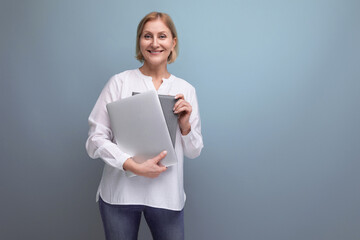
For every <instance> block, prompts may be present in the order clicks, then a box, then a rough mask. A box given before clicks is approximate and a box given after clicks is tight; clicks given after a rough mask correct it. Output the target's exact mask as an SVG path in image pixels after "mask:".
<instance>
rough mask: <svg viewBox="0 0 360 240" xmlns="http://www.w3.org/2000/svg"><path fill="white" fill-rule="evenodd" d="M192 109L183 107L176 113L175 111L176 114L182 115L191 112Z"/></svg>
mask: <svg viewBox="0 0 360 240" xmlns="http://www.w3.org/2000/svg"><path fill="white" fill-rule="evenodd" d="M190 111H191V108H190V107H189V106H183V107H180V108H178V109H177V110H176V111H174V113H182V112H187V113H188V112H190Z"/></svg>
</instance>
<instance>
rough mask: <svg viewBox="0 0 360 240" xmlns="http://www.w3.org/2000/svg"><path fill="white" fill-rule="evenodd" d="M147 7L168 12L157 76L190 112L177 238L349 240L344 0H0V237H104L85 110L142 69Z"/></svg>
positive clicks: (359, 68) (357, 19)
mask: <svg viewBox="0 0 360 240" xmlns="http://www.w3.org/2000/svg"><path fill="white" fill-rule="evenodd" d="M151 11H163V12H167V13H169V14H170V16H171V17H172V18H173V20H174V22H175V25H176V27H177V30H178V34H179V46H180V55H179V57H178V59H177V60H176V62H175V63H174V64H171V65H170V66H169V71H170V72H171V73H173V74H174V75H175V76H178V77H181V78H183V79H185V80H187V81H188V82H190V83H191V84H192V85H193V86H195V87H196V89H197V95H198V100H199V106H200V114H201V119H202V133H203V138H204V144H205V147H204V149H203V152H202V154H201V156H200V157H199V158H197V159H194V160H190V159H185V160H186V161H185V191H186V193H187V202H186V207H185V231H186V239H189V240H198V239H199V240H201V239H206V240H217V239H224V240H225V239H230V240H232V239H245V240H264V239H267V240H355V239H360V228H359V226H360V187H359V183H360V174H359V172H360V171H359V170H360V126H359V123H360V14H359V13H360V2H359V1H357V0H345V1H344V0H328V1H325V0H311V1H310V0H309V1H307V0H305V1H300V0H299V1H285V0H279V1H266V0H257V1H242V0H238V1H227V0H225V1H214V2H209V1H207V0H198V1H190V0H185V1H160V0H154V1H145V0H142V1H133V2H131V1H119V0H116V1H115V0H112V1H111V0H109V1H85V0H79V1H74V0H71V1H70V0H64V1H51V0H32V1H25V0H24V1H20V0H17V1H13V0H5V1H4V0H1V4H0V34H1V37H0V54H1V55H0V78H1V81H0V91H1V94H0V107H1V109H0V112H1V125H0V126H1V129H0V130H1V144H0V147H1V149H0V150H1V165H0V171H1V172H0V180H1V181H0V192H1V200H0V203H1V214H0V239H4V240H13V239H37V240H42V239H46V240H47V239H52V240H57V239H59V240H64V239H67V240H79V239H87V240H88V239H94V240H95V239H96V240H98V239H104V236H103V229H102V223H101V219H100V214H99V211H98V205H97V203H96V202H95V193H96V190H97V187H98V184H99V181H100V177H101V174H102V169H103V165H104V163H103V161H102V160H101V159H97V160H92V159H90V158H89V157H88V156H87V153H86V151H85V141H86V138H87V133H88V123H87V118H88V116H89V114H90V112H91V110H92V108H93V106H94V104H95V102H96V99H97V98H98V96H99V94H100V91H101V90H102V88H103V87H104V85H105V83H106V82H107V81H108V80H109V78H110V77H111V76H112V75H114V74H116V73H119V72H122V71H124V70H127V69H134V68H137V67H140V66H141V64H140V63H139V62H138V61H137V60H136V59H135V57H134V55H135V39H136V37H135V35H136V27H137V24H138V23H139V21H140V20H141V18H142V17H143V16H145V15H146V14H147V13H149V12H151ZM139 235H140V236H139V239H150V233H149V229H148V228H147V226H146V225H145V224H144V223H143V224H142V225H141V229H140V234H139Z"/></svg>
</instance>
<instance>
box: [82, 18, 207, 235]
mask: <svg viewBox="0 0 360 240" xmlns="http://www.w3.org/2000/svg"><path fill="white" fill-rule="evenodd" d="M177 42H178V37H177V33H176V29H175V25H174V23H173V21H172V20H171V18H170V17H169V16H168V15H167V14H165V13H158V12H152V13H149V14H148V15H146V16H145V17H144V18H143V19H142V20H141V21H140V23H139V25H138V28H137V39H136V58H137V59H138V60H139V61H140V62H142V63H143V65H142V66H141V67H140V68H137V69H134V70H127V71H124V72H121V73H119V74H116V75H114V76H113V77H111V78H110V80H109V81H108V82H107V84H106V85H105V87H104V89H103V90H102V92H101V94H100V96H99V98H98V100H97V102H96V104H95V106H94V109H93V110H92V112H91V114H90V116H89V126H90V130H89V137H88V139H87V141H86V150H87V152H88V154H89V156H90V157H91V158H94V159H95V158H101V159H103V160H104V162H105V163H106V164H105V166H104V171H103V175H102V179H101V182H100V185H99V188H98V192H97V197H96V201H99V208H100V213H101V217H102V221H103V225H104V230H105V235H106V239H108V240H110V239H111V240H112V239H137V235H138V230H139V224H140V219H141V214H142V213H143V214H144V217H145V219H146V221H147V223H148V226H149V228H150V231H151V233H152V236H153V238H154V239H156V240H162V239H171V240H176V239H184V215H183V208H184V204H185V199H186V195H185V193H184V188H183V161H184V155H185V156H186V157H188V158H195V157H198V156H199V155H200V152H201V149H202V148H203V141H202V135H201V123H200V116H199V111H198V102H197V98H196V92H195V88H194V87H193V86H192V85H190V84H189V83H187V82H186V81H185V80H183V79H180V78H177V77H175V76H174V75H172V74H170V73H169V72H168V70H167V64H168V63H172V62H174V61H175V59H176V57H177V55H178V44H177ZM154 89H155V90H156V91H157V92H158V94H164V95H172V96H175V98H176V99H178V100H177V101H176V103H175V106H174V113H176V114H178V123H179V129H178V130H177V133H176V142H175V153H176V155H177V159H178V164H176V165H174V166H170V167H168V168H166V167H165V166H163V165H161V164H160V163H159V161H160V160H161V159H163V158H164V157H165V156H166V152H162V153H159V155H158V156H156V157H154V158H152V159H148V160H147V161H145V162H144V163H142V164H139V163H136V162H135V161H134V160H133V158H132V157H133V156H130V155H128V154H127V153H125V152H122V151H121V150H120V149H119V148H118V147H117V146H116V144H114V142H113V138H114V137H113V134H112V132H111V129H110V122H109V117H108V113H107V110H106V104H108V103H110V102H113V101H116V100H118V99H122V98H126V97H130V96H131V95H132V92H144V91H148V90H154ZM126 171H131V172H133V173H135V174H136V175H138V176H136V177H127V176H126V174H125V172H126Z"/></svg>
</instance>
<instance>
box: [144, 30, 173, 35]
mask: <svg viewBox="0 0 360 240" xmlns="http://www.w3.org/2000/svg"><path fill="white" fill-rule="evenodd" d="M143 32H144V33H151V34H152V32H151V31H149V30H144V31H143ZM159 33H168V32H166V31H161V32H158V34H159Z"/></svg>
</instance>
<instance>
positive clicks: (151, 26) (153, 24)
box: [143, 19, 170, 32]
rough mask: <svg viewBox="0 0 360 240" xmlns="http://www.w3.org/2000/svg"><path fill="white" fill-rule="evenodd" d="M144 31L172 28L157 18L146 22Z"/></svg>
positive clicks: (165, 30)
mask: <svg viewBox="0 0 360 240" xmlns="http://www.w3.org/2000/svg"><path fill="white" fill-rule="evenodd" d="M143 32H170V29H169V28H168V27H167V26H166V24H165V23H164V22H163V21H162V20H161V19H156V20H152V21H148V22H147V23H145V25H144V29H143Z"/></svg>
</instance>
